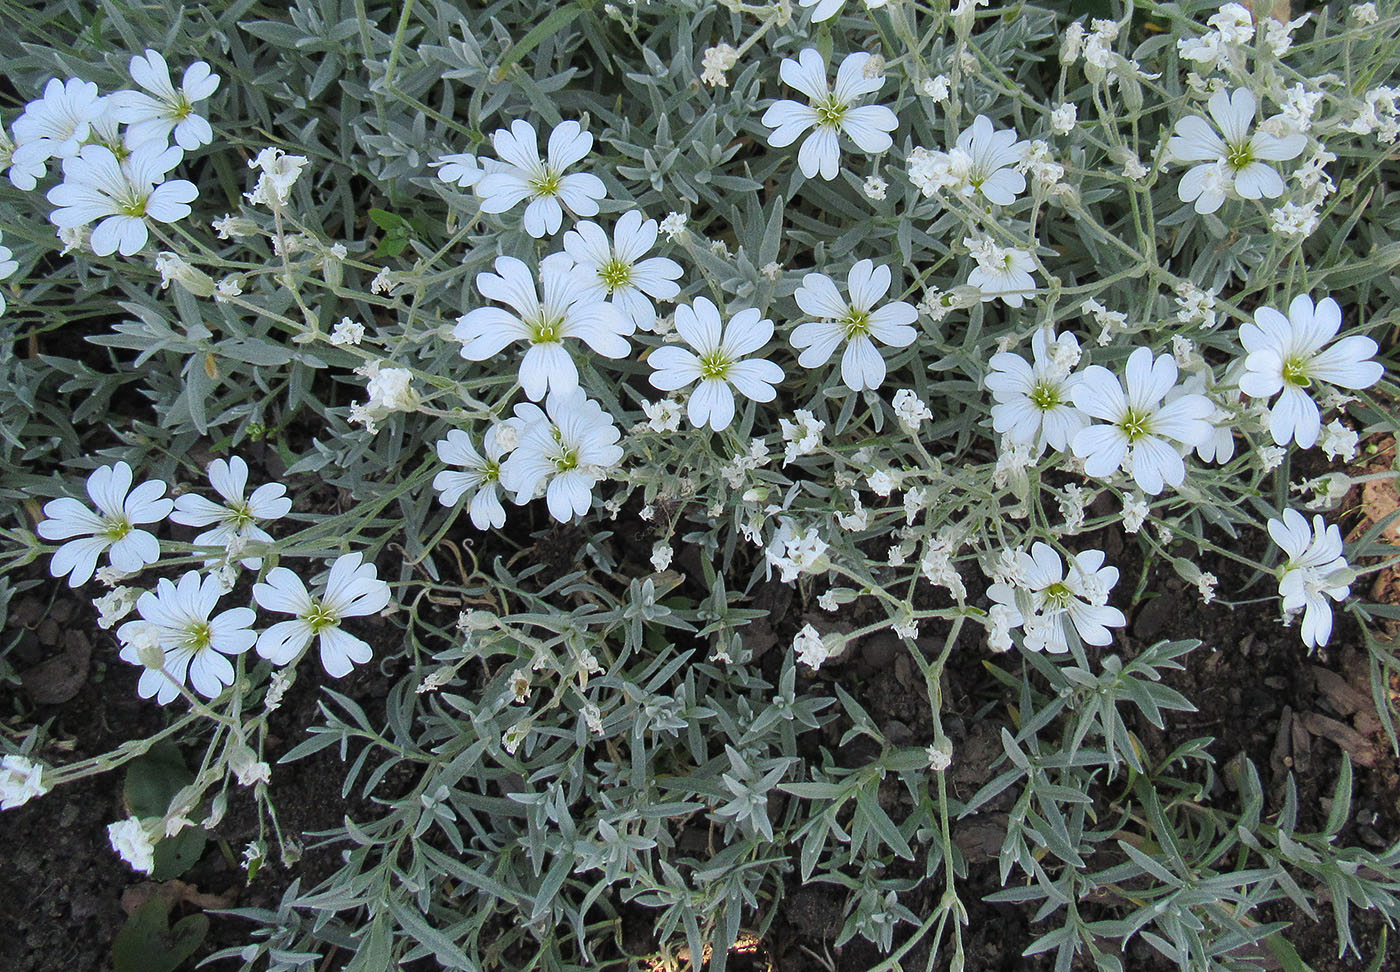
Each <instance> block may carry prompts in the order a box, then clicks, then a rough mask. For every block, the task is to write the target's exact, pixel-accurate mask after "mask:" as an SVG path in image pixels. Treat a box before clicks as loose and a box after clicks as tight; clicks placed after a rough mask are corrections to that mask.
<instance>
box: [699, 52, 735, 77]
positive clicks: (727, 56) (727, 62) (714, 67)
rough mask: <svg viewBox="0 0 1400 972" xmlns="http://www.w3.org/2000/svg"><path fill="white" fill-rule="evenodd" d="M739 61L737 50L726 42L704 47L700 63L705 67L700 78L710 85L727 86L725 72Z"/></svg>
mask: <svg viewBox="0 0 1400 972" xmlns="http://www.w3.org/2000/svg"><path fill="white" fill-rule="evenodd" d="M738 61H739V52H738V51H736V50H735V49H734V48H732V47H730V46H729V45H728V44H718V45H716V46H714V47H707V48H705V56H704V57H703V58H702V59H701V61H700V64H701V66H702V67H703V68H704V69H705V70H704V73H702V74H701V75H700V80H701V81H703V82H705V83H706V84H708V85H710V86H712V87H719V88H727V87H729V79H728V78H727V77H725V72H726V71H728V70H729V69H730V68H732V67H733V66H734V65H735V64H737V63H738Z"/></svg>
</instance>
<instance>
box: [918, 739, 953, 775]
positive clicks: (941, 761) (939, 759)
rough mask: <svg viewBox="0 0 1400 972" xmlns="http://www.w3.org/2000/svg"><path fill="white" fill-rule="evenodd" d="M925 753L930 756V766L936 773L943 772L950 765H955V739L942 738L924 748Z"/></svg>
mask: <svg viewBox="0 0 1400 972" xmlns="http://www.w3.org/2000/svg"><path fill="white" fill-rule="evenodd" d="M924 754H925V755H926V756H928V768H929V769H931V770H932V771H933V772H935V773H942V772H943V771H944V770H946V769H947V768H948V767H949V766H952V765H953V741H952V740H951V739H947V738H944V739H941V740H939V741H938V742H936V743H934V744H933V745H932V746H928V747H926V748H925V749H924Z"/></svg>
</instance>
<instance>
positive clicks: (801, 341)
mask: <svg viewBox="0 0 1400 972" xmlns="http://www.w3.org/2000/svg"><path fill="white" fill-rule="evenodd" d="M890 279H891V274H890V268H889V267H887V266H883V265H882V266H878V267H877V266H875V264H874V262H873V261H871V260H860V261H858V262H857V263H856V264H855V265H854V266H852V267H851V269H850V272H849V273H848V274H847V275H846V289H847V290H848V291H849V292H850V295H851V297H850V300H843V299H842V298H841V292H840V291H839V290H838V289H837V287H836V284H835V282H834V281H833V280H832V279H831V278H830V277H828V276H827V275H826V274H824V273H809V274H807V275H806V276H805V277H803V278H802V286H801V287H799V288H798V290H797V293H796V295H795V296H796V298H797V306H798V307H800V308H802V311H803V313H805V314H808V315H809V316H811V317H815V318H817V320H815V321H809V322H807V323H805V324H799V325H798V326H797V327H796V328H795V329H794V330H793V332H792V338H791V340H792V346H793V347H794V348H797V349H799V350H801V351H802V354H801V355H800V356H799V357H798V359H797V363H798V364H800V365H802V367H804V368H816V367H819V366H821V365H824V364H826V362H827V359H829V358H830V357H831V355H832V353H833V352H834V351H835V350H836V348H837V347H839V346H840V345H841V344H843V343H844V344H845V346H846V349H845V351H844V352H842V354H841V380H842V382H844V383H845V385H846V387H847V388H849V389H851V390H852V391H862V390H863V389H867V388H870V389H875V388H879V387H880V384H881V383H882V382H883V381H884V380H885V373H886V370H885V359H884V358H883V357H882V356H881V355H880V352H879V351H877V350H876V348H875V340H878V341H880V342H881V343H882V344H888V345H889V346H890V347H895V348H904V347H908V346H909V345H910V344H912V343H913V342H914V338H915V337H917V336H918V332H917V331H915V330H914V328H912V327H910V326H909V325H910V324H912V323H913V322H914V321H915V320H917V319H918V316H919V312H918V311H917V310H915V309H914V305H912V304H908V303H905V302H904V301H902V300H899V301H892V302H890V303H888V304H885V305H884V306H883V307H880V308H878V309H877V308H876V307H875V305H876V304H877V303H879V301H880V300H881V299H882V298H883V297H884V296H885V294H886V293H887V292H888V291H889V289H890ZM872 338H873V339H874V340H872Z"/></svg>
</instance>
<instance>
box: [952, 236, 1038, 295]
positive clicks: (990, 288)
mask: <svg viewBox="0 0 1400 972" xmlns="http://www.w3.org/2000/svg"><path fill="white" fill-rule="evenodd" d="M963 244H964V245H965V246H967V248H968V250H969V251H970V252H971V254H972V258H973V259H974V260H976V261H977V266H976V267H975V268H973V270H972V272H971V273H969V274H968V275H967V285H968V286H969V287H976V288H977V289H978V290H980V291H981V292H982V295H981V300H982V301H983V302H986V301H989V300H996V299H997V298H998V297H1000V298H1001V300H1002V301H1003V302H1004V303H1005V304H1006V306H1008V307H1020V306H1021V305H1022V304H1024V303H1025V302H1026V296H1027V295H1028V294H1030V293H1032V292H1033V291H1034V290H1035V278H1034V277H1032V276H1031V274H1030V271H1032V270H1034V269H1035V260H1033V259H1032V258H1031V255H1030V254H1029V253H1028V252H1026V251H1025V250H1018V249H1015V248H1014V247H1001V246H998V245H997V244H995V243H993V242H992V241H991V240H989V239H982V240H978V239H974V238H973V237H967V238H965V239H964V240H963Z"/></svg>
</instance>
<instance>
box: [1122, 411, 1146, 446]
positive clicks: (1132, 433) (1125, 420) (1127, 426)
mask: <svg viewBox="0 0 1400 972" xmlns="http://www.w3.org/2000/svg"><path fill="white" fill-rule="evenodd" d="M1118 427H1119V428H1120V429H1122V430H1123V434H1124V435H1126V436H1127V437H1128V441H1129V442H1136V441H1137V440H1138V439H1142V438H1145V437H1146V436H1147V435H1149V434H1150V433H1151V428H1152V416H1151V415H1149V414H1147V413H1145V412H1139V411H1138V410H1137V409H1135V408H1130V409H1128V410H1127V412H1125V413H1124V414H1123V417H1122V418H1121V419H1119V420H1118Z"/></svg>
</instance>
